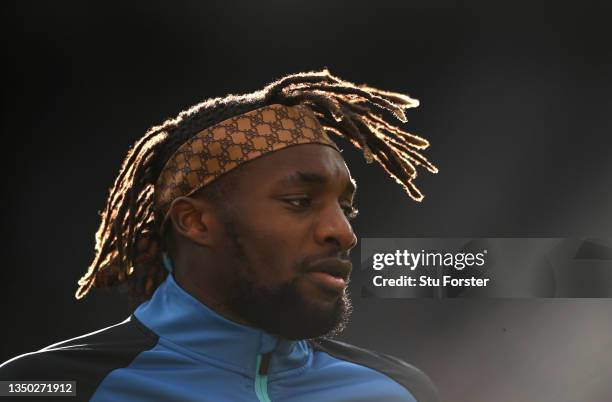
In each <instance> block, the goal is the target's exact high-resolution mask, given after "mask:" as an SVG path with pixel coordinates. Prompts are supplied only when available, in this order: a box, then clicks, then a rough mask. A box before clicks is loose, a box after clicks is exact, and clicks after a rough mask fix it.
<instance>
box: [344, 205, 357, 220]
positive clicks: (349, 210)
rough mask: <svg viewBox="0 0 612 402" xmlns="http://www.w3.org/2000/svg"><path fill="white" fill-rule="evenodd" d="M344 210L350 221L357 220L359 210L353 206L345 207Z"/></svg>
mask: <svg viewBox="0 0 612 402" xmlns="http://www.w3.org/2000/svg"><path fill="white" fill-rule="evenodd" d="M342 209H343V210H344V214H345V215H346V217H347V218H348V219H349V220H351V219H355V218H356V217H357V216H358V215H359V210H357V208H355V206H353V205H345V206H343V207H342Z"/></svg>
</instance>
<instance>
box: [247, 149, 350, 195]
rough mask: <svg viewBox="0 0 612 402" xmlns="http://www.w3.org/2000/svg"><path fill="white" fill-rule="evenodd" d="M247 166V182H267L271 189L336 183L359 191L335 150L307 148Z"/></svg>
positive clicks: (276, 154)
mask: <svg viewBox="0 0 612 402" xmlns="http://www.w3.org/2000/svg"><path fill="white" fill-rule="evenodd" d="M249 165H250V166H244V168H245V169H244V170H245V171H244V173H245V178H246V179H247V181H249V180H257V181H258V180H264V181H265V182H267V183H269V184H270V185H275V186H277V185H295V184H311V185H322V184H327V183H330V182H333V181H342V182H346V183H347V187H350V188H351V192H354V191H355V189H356V183H355V180H354V179H353V178H352V177H351V174H350V171H349V169H348V167H347V166H346V163H345V161H344V158H342V155H340V153H339V152H338V151H336V150H335V149H333V148H331V147H329V146H326V145H320V144H305V145H299V146H294V147H290V148H286V149H283V150H280V151H277V152H273V153H270V154H269V155H266V156H264V157H261V158H259V159H257V160H255V161H252V162H251V163H249Z"/></svg>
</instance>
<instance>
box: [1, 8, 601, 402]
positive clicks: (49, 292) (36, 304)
mask: <svg viewBox="0 0 612 402" xmlns="http://www.w3.org/2000/svg"><path fill="white" fill-rule="evenodd" d="M490 3H491V4H489V3H487V2H482V3H476V2H462V3H453V2H448V1H429V2H391V1H375V2H366V1H350V2H348V1H347V2H331V1H316V2H313V1H308V2H306V1H302V2H287V1H267V2H242V3H239V2H227V3H223V5H221V3H216V4H213V3H212V2H198V1H188V2H175V4H173V5H172V6H163V5H160V4H153V3H151V2H146V3H144V2H143V3H140V4H137V3H133V2H125V4H111V3H109V2H93V3H92V2H42V1H40V2H32V1H22V2H19V3H18V4H10V3H5V5H4V6H3V7H4V12H3V15H2V24H1V29H2V42H3V44H2V67H3V70H4V74H3V76H4V82H3V89H2V108H1V113H2V119H1V124H2V131H1V132H2V141H3V144H2V151H3V152H2V158H1V161H0V165H1V166H0V167H1V169H2V187H3V189H4V191H3V192H2V219H3V231H2V236H3V238H2V244H3V247H2V262H3V264H2V269H1V270H0V280H1V288H0V289H1V292H0V301H1V303H2V304H1V305H2V343H1V345H2V349H1V351H0V352H1V353H0V361H3V360H5V359H8V358H9V357H12V356H15V355H18V354H21V353H24V352H27V351H32V350H35V349H38V348H41V347H44V346H46V345H48V344H50V343H53V342H56V341H59V340H62V339H65V338H69V337H73V336H76V335H79V334H82V333H85V332H89V331H92V330H95V329H98V328H101V327H103V326H107V325H110V324H112V323H115V322H118V321H120V320H123V319H124V318H125V317H126V316H127V315H128V314H129V311H128V308H127V306H126V303H125V299H124V298H123V296H122V295H119V294H117V293H113V292H102V291H96V292H94V294H92V295H91V296H89V297H88V298H87V299H86V300H84V301H80V302H77V301H76V300H75V299H74V292H75V290H76V281H77V280H78V278H79V277H80V276H81V275H82V273H83V272H84V270H85V268H86V267H87V265H88V264H89V262H90V259H91V258H92V256H93V240H94V232H95V230H96V228H97V225H98V223H99V220H98V219H99V218H98V215H97V211H98V210H99V209H101V208H102V206H103V205H104V202H105V197H106V195H107V191H108V187H109V186H110V185H111V184H112V182H113V180H114V177H115V175H116V174H117V172H118V169H119V165H120V162H121V160H122V158H123V157H124V156H125V153H126V152H127V150H128V148H129V146H130V145H131V144H132V143H133V142H134V141H135V140H136V139H137V138H138V137H139V136H141V135H142V134H143V133H144V132H145V130H146V129H147V128H148V127H150V126H151V125H154V124H157V123H160V122H162V121H163V120H164V119H165V118H167V117H171V116H174V115H175V114H177V113H178V112H179V111H180V110H182V109H183V108H186V107H188V106H190V105H192V104H194V103H196V102H198V101H200V100H203V99H205V98H208V97H212V96H222V95H225V94H226V93H228V92H233V93H237V92H244V91H251V90H255V89H258V88H260V87H261V86H262V85H264V84H266V83H268V82H269V81H271V80H273V79H275V78H278V77H280V76H282V75H284V74H287V73H292V72H297V71H302V70H310V69H319V68H321V67H324V66H327V67H329V68H330V70H331V71H332V73H335V74H337V75H339V76H341V77H343V78H345V79H348V80H351V81H355V82H367V83H368V84H370V85H374V86H377V87H380V88H386V89H392V90H396V91H399V92H404V93H408V94H409V95H411V96H413V97H415V98H417V99H420V100H421V106H420V107H419V108H418V109H414V110H410V111H409V113H408V119H409V123H408V124H407V126H406V127H407V128H408V129H409V130H411V131H413V132H415V133H418V134H421V135H423V136H425V137H426V138H428V139H429V140H430V141H431V143H432V147H431V148H430V150H428V151H427V155H428V156H429V158H430V159H431V160H433V161H434V162H435V163H436V164H437V165H438V167H439V168H440V173H439V174H438V175H430V174H428V173H426V172H422V174H421V176H419V178H418V179H417V184H418V185H419V186H420V187H421V189H422V190H423V191H424V193H425V194H426V199H425V201H424V202H423V203H422V204H415V203H413V202H412V201H410V199H409V198H408V197H407V196H405V195H404V194H403V193H402V190H401V189H400V188H399V187H398V186H397V185H395V183H393V181H392V180H389V179H388V178H387V177H386V175H385V173H384V172H383V171H382V169H380V168H378V167H375V166H368V165H366V164H365V163H364V162H363V158H362V157H361V156H360V155H359V154H357V153H355V152H350V151H347V160H348V162H349V165H350V166H351V168H352V172H353V175H354V176H355V177H356V179H357V180H358V181H359V184H360V189H359V194H358V204H359V209H360V210H361V212H362V214H361V217H360V218H358V219H357V221H356V222H355V229H356V231H357V233H358V235H359V236H360V237H367V236H370V237H401V236H422V237H494V236H515V237H538V236H544V237H604V238H605V237H610V236H611V234H612V185H611V182H612V180H611V179H612V163H611V162H610V160H609V156H608V155H609V153H610V151H611V150H612V147H611V143H612V140H611V139H610V133H611V128H612V123H611V121H612V120H611V119H610V116H611V113H610V112H611V101H610V99H611V94H612V79H611V78H612V69H611V66H612V46H610V42H611V39H612V35H611V34H612V28H610V23H609V21H610V17H611V16H612V12H611V11H612V9H611V8H610V7H608V6H606V5H605V4H606V2H603V1H602V2H596V3H585V2H580V3H577V2H572V3H570V4H569V5H568V6H563V5H559V4H558V3H552V2H551V3H549V4H545V3H539V4H538V5H534V4H529V3H524V4H519V3H516V2H511V3H510V4H511V5H510V4H506V5H501V4H497V2H490ZM354 257H355V260H356V261H357V262H358V259H359V250H358V249H357V250H355V252H354ZM353 295H354V302H355V305H356V309H355V310H356V311H355V313H354V315H353V322H352V324H351V326H350V327H349V329H348V330H347V331H346V332H345V334H344V335H343V336H342V338H343V339H344V340H347V341H350V342H353V343H356V344H358V345H361V346H364V347H369V348H374V349H376V350H379V351H382V352H387V353H391V354H395V355H397V356H399V357H402V358H404V359H406V360H407V361H409V362H410V363H412V364H414V365H416V366H418V367H420V368H421V369H423V370H424V371H425V372H427V373H428V374H429V375H430V376H431V377H432V378H433V380H434V381H435V382H436V384H437V385H438V387H439V389H440V393H441V395H442V398H443V400H445V401H461V402H463V401H465V402H480V401H483V402H485V401H487V402H489V401H509V402H519V401H521V402H522V401H524V402H528V401H529V402H531V401H539V402H547V401H551V402H552V401H555V402H562V401H563V402H564V401H567V402H576V401H588V402H591V401H592V402H597V401H602V402H603V401H610V400H612V385H611V384H612V382H611V381H610V380H612V374H611V373H612V340H611V336H610V334H611V333H612V301H611V300H608V299H541V300H536V299H532V300H384V299H363V298H360V297H359V292H358V289H353Z"/></svg>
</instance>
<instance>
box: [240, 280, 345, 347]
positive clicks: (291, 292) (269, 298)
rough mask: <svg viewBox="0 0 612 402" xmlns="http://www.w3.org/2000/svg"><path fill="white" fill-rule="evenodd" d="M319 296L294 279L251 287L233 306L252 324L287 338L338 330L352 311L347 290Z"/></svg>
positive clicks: (326, 334) (306, 336)
mask: <svg viewBox="0 0 612 402" xmlns="http://www.w3.org/2000/svg"><path fill="white" fill-rule="evenodd" d="M243 296H244V293H243ZM313 296H314V297H313ZM317 296H318V295H317ZM317 296H315V295H313V294H311V293H308V294H306V295H305V294H304V293H303V292H300V290H299V289H298V286H296V284H295V282H294V283H290V284H287V285H285V286H283V287H281V288H279V289H275V290H273V291H270V290H261V289H258V290H256V291H254V289H250V292H249V297H248V298H246V299H244V298H241V299H242V300H240V303H236V304H235V305H234V309H235V310H236V312H237V313H239V315H241V316H242V317H243V318H245V319H246V320H247V321H248V322H250V323H252V324H253V325H255V326H257V327H259V328H261V329H263V330H264V331H266V332H269V333H271V334H275V335H278V336H282V337H284V338H287V339H292V340H298V339H312V338H318V337H321V336H335V335H337V334H339V333H340V332H342V330H344V328H345V327H346V324H347V323H348V319H349V316H350V313H351V311H352V307H351V302H350V299H349V297H348V294H347V293H346V292H343V293H342V294H339V295H337V296H336V297H331V296H330V295H329V294H328V295H325V296H324V297H323V296H322V297H317ZM236 301H238V300H236Z"/></svg>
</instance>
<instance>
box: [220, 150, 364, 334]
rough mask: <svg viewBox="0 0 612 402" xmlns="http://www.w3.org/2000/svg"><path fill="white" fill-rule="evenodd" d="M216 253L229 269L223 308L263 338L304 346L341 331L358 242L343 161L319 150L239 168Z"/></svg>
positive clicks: (294, 152) (351, 192)
mask: <svg viewBox="0 0 612 402" xmlns="http://www.w3.org/2000/svg"><path fill="white" fill-rule="evenodd" d="M243 168H244V169H243V170H242V172H240V176H239V177H240V179H239V180H238V188H237V189H236V191H234V192H233V196H232V201H231V203H230V204H229V205H230V206H227V207H225V208H221V211H220V216H219V220H220V221H221V222H222V223H223V227H224V230H225V233H224V234H223V237H222V238H224V239H226V240H227V241H223V242H219V243H222V244H221V245H220V246H219V249H218V250H217V252H216V253H215V255H216V256H217V259H219V260H222V261H218V265H217V266H218V267H219V268H220V269H226V270H230V271H229V272H231V274H232V275H231V281H232V286H231V287H230V289H232V290H231V292H232V294H231V295H228V296H229V297H228V299H229V302H228V307H229V308H230V309H231V310H232V311H233V312H234V313H235V314H237V315H238V316H239V317H241V318H242V319H244V320H246V321H247V322H249V323H250V324H252V325H255V326H257V327H260V328H262V329H264V330H266V331H268V332H271V333H275V334H278V335H281V336H284V337H287V338H290V339H306V338H314V337H317V336H321V335H325V334H327V333H330V332H332V333H333V332H339V331H340V330H341V329H342V328H343V326H344V324H345V322H346V320H347V318H348V314H349V312H350V302H349V299H348V296H347V293H346V285H347V282H348V278H349V274H350V270H351V264H350V262H349V261H348V251H349V250H350V249H351V248H352V247H354V246H355V244H356V237H355V234H354V232H353V230H352V227H351V225H350V223H349V220H348V219H349V217H348V216H349V215H350V214H351V212H352V211H353V207H352V205H353V197H354V192H355V185H354V182H353V181H352V179H351V176H350V173H349V171H348V169H347V167H346V164H345V163H344V160H343V158H342V157H341V156H340V154H339V153H338V152H337V151H335V150H334V149H332V148H330V147H328V146H324V145H318V144H308V145H300V146H294V147H290V148H287V149H284V150H281V151H277V152H274V153H271V154H268V155H265V156H263V157H261V158H259V159H256V160H254V161H252V162H249V163H248V165H245V166H243Z"/></svg>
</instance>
